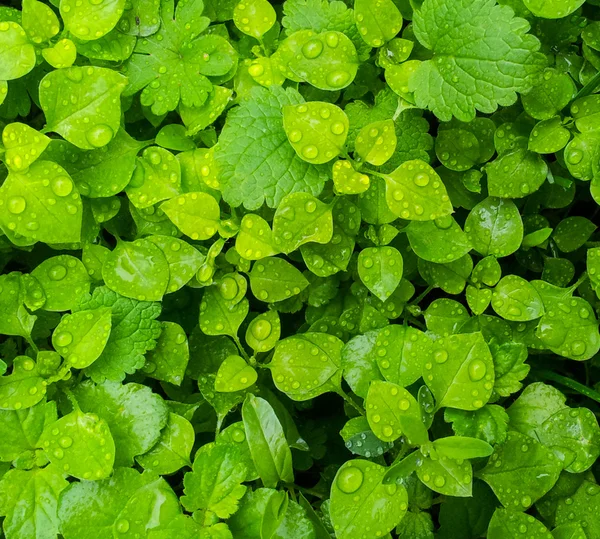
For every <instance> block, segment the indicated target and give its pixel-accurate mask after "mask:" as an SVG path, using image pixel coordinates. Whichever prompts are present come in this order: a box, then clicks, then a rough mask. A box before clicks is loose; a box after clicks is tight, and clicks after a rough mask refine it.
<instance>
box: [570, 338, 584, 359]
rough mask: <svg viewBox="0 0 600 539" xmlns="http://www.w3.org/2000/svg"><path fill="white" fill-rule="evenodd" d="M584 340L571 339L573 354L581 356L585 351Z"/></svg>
mask: <svg viewBox="0 0 600 539" xmlns="http://www.w3.org/2000/svg"><path fill="white" fill-rule="evenodd" d="M585 348H586V346H585V342H583V341H573V343H572V344H571V353H572V354H573V355H574V356H581V355H583V354H584V353H585Z"/></svg>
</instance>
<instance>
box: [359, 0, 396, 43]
mask: <svg viewBox="0 0 600 539" xmlns="http://www.w3.org/2000/svg"><path fill="white" fill-rule="evenodd" d="M354 20H355V21H356V26H357V28H358V31H359V33H360V35H361V37H362V38H363V39H364V41H365V43H367V45H370V46H371V47H381V46H382V45H383V44H384V43H385V42H386V41H390V40H391V39H393V38H394V37H395V36H396V34H397V33H398V32H399V31H400V28H402V14H401V13H400V11H399V10H398V8H397V7H396V5H395V4H394V2H392V0H377V1H376V2H372V1H371V0H356V2H355V3H354Z"/></svg>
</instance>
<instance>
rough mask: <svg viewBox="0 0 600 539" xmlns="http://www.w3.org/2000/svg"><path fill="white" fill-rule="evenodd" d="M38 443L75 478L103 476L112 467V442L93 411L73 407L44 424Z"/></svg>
mask: <svg viewBox="0 0 600 539" xmlns="http://www.w3.org/2000/svg"><path fill="white" fill-rule="evenodd" d="M38 444H39V445H40V447H43V448H44V451H45V453H46V455H47V456H48V459H49V460H50V462H52V463H53V464H54V465H55V466H56V467H57V468H59V469H60V468H62V470H63V471H64V472H65V473H66V474H68V475H71V476H73V477H76V478H78V479H89V480H94V481H96V480H98V479H105V478H107V477H108V476H109V475H110V474H111V473H112V471H113V464H114V462H115V442H114V440H113V437H112V435H111V433H110V430H109V428H108V425H107V423H106V422H105V421H104V420H103V419H101V418H99V417H98V416H97V415H94V414H84V413H83V412H81V410H74V411H72V412H71V413H70V414H67V415H65V416H63V417H61V418H60V419H59V420H58V421H55V422H54V423H51V424H50V425H47V426H46V428H45V430H44V433H43V434H42V436H41V437H40V439H39V441H38Z"/></svg>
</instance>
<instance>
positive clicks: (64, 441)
mask: <svg viewBox="0 0 600 539" xmlns="http://www.w3.org/2000/svg"><path fill="white" fill-rule="evenodd" d="M58 444H59V445H60V446H61V447H64V448H65V449H67V448H68V447H71V446H72V445H73V438H71V437H70V436H63V437H62V438H61V439H60V440H58Z"/></svg>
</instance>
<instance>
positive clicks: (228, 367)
mask: <svg viewBox="0 0 600 539" xmlns="http://www.w3.org/2000/svg"><path fill="white" fill-rule="evenodd" d="M257 379H258V374H257V373H256V371H255V370H254V368H253V367H252V366H251V365H248V364H247V363H246V361H245V360H244V358H242V357H240V356H228V357H226V358H225V361H223V363H221V366H220V367H219V370H218V371H217V378H216V379H215V390H216V391H219V392H221V393H234V392H236V391H242V390H244V389H248V388H249V387H250V386H252V385H254V384H255V383H256V380H257Z"/></svg>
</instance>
